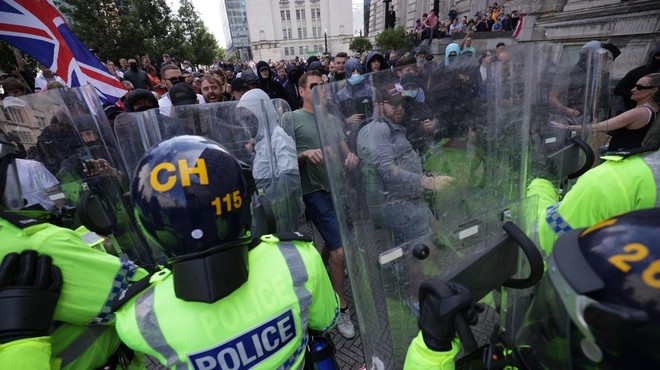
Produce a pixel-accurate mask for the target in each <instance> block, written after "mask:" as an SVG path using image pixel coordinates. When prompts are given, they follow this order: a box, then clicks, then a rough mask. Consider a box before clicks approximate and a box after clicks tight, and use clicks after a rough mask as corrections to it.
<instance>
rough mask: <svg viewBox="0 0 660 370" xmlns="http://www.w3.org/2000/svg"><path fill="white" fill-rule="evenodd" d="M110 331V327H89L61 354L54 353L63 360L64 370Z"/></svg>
mask: <svg viewBox="0 0 660 370" xmlns="http://www.w3.org/2000/svg"><path fill="white" fill-rule="evenodd" d="M108 329H110V327H109V326H101V325H98V326H87V328H86V329H85V331H83V332H82V333H81V334H80V335H79V336H78V337H77V338H76V339H75V340H74V341H73V342H71V343H70V344H69V345H68V346H67V347H66V348H64V349H63V350H62V351H61V352H59V353H54V354H53V355H54V356H55V357H59V358H60V359H61V360H62V368H64V367H67V366H69V364H71V363H72V362H73V361H75V360H76V359H78V357H80V356H81V355H82V354H83V353H84V352H85V351H86V350H87V348H89V346H91V345H92V344H93V343H94V342H95V341H96V339H97V338H98V337H100V336H101V335H103V333H105V331H106V330H108Z"/></svg>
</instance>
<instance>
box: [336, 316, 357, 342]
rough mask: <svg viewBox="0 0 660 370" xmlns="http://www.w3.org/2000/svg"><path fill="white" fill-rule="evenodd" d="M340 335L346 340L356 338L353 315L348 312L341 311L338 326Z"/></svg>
mask: <svg viewBox="0 0 660 370" xmlns="http://www.w3.org/2000/svg"><path fill="white" fill-rule="evenodd" d="M337 329H339V333H340V334H341V335H342V336H343V337H344V338H346V339H351V338H353V337H354V336H355V327H354V326H353V322H352V321H351V314H350V312H349V311H348V310H346V312H341V310H340V311H339V324H337Z"/></svg>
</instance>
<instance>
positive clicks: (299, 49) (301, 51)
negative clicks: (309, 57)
mask: <svg viewBox="0 0 660 370" xmlns="http://www.w3.org/2000/svg"><path fill="white" fill-rule="evenodd" d="M298 51H299V52H300V53H298V54H299V55H303V54H304V53H305V48H303V47H302V46H298Z"/></svg>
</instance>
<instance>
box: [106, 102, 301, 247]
mask: <svg viewBox="0 0 660 370" xmlns="http://www.w3.org/2000/svg"><path fill="white" fill-rule="evenodd" d="M289 110H290V109H289V107H288V104H287V103H286V101H280V100H278V101H271V100H249V99H248V100H241V101H240V102H233V101H232V102H222V103H212V104H201V105H197V104H194V105H186V106H178V107H174V108H173V113H172V115H171V116H163V115H161V114H160V113H159V110H158V109H152V110H149V111H145V112H139V113H124V114H121V115H119V116H118V117H117V118H116V119H115V132H116V133H117V137H118V139H119V142H120V147H121V152H122V156H123V159H124V163H125V164H126V167H127V168H129V169H130V170H131V171H133V170H134V169H135V168H136V166H137V164H138V162H139V160H140V158H141V157H142V155H143V154H144V153H145V152H146V151H147V150H148V149H149V148H150V147H151V146H153V145H156V144H158V143H159V142H161V141H163V140H166V139H169V138H172V137H174V136H178V135H199V136H203V137H207V138H209V139H212V140H214V141H216V142H218V143H220V144H222V145H223V146H225V148H227V150H229V151H230V152H231V153H233V154H234V155H235V156H236V157H237V158H238V159H240V160H242V161H243V162H245V163H247V164H249V165H251V166H252V174H253V177H254V180H255V183H256V186H257V189H258V194H257V196H255V197H254V198H253V202H254V204H253V206H255V207H259V206H260V205H261V203H260V202H259V196H265V197H266V199H267V203H268V204H267V205H265V206H264V207H268V208H269V209H266V210H265V211H266V212H267V213H269V212H271V210H272V213H273V215H274V219H275V220H276V225H273V226H272V227H274V228H275V229H271V226H269V228H266V229H264V228H263V227H264V226H265V223H266V222H271V218H272V217H268V218H267V220H264V219H263V218H260V217H258V216H257V217H255V218H254V219H253V228H252V229H253V234H254V233H255V232H256V231H257V230H261V231H259V232H258V234H262V233H263V232H274V231H292V230H293V231H295V230H298V223H299V218H300V213H301V204H302V193H301V190H300V176H299V173H298V159H297V155H296V148H295V142H294V140H293V138H292V137H291V136H290V135H289V134H287V132H286V131H285V130H284V129H283V128H282V126H281V125H280V116H281V115H282V114H284V113H285V112H287V111H289ZM291 132H292V131H291Z"/></svg>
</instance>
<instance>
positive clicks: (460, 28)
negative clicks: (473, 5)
mask: <svg viewBox="0 0 660 370" xmlns="http://www.w3.org/2000/svg"><path fill="white" fill-rule="evenodd" d="M522 18H523V14H521V13H520V12H519V11H518V10H515V9H513V10H509V9H508V8H504V7H501V6H499V5H498V4H497V3H494V4H493V5H492V6H490V7H488V8H487V9H485V10H483V11H478V12H476V13H475V14H474V16H473V17H472V18H471V19H468V16H467V15H465V16H463V18H460V19H459V18H458V12H457V11H456V7H454V6H452V8H451V9H450V10H449V12H448V13H447V18H444V19H441V18H440V15H439V14H438V11H437V10H436V9H431V10H430V12H429V13H428V14H427V13H424V14H422V17H421V18H420V19H418V20H416V21H415V26H414V27H413V28H412V30H411V31H410V32H411V34H412V37H413V40H414V42H415V44H416V45H417V44H419V43H421V41H422V40H428V39H430V38H442V37H451V38H457V37H459V36H461V35H472V34H474V33H475V32H499V31H515V30H516V28H517V27H518V25H519V24H520V25H522Z"/></svg>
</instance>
